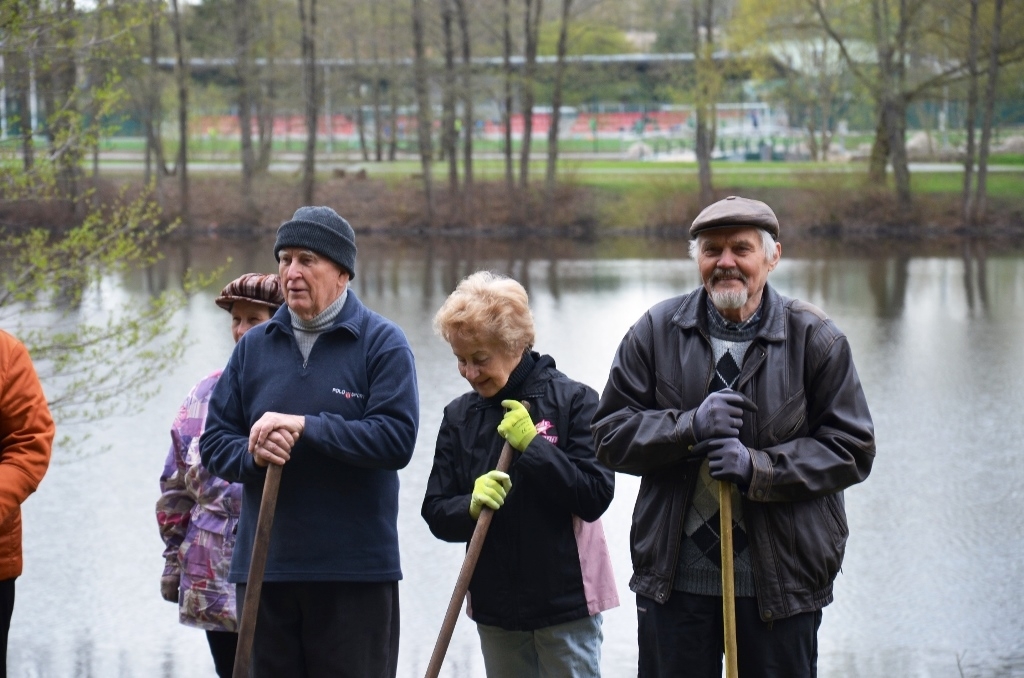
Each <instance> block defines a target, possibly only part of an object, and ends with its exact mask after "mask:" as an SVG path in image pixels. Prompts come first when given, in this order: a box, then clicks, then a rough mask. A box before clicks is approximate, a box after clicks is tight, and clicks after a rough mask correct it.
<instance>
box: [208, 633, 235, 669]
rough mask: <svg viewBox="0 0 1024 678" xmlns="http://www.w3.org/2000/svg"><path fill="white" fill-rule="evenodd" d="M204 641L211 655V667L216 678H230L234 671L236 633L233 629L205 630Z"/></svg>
mask: <svg viewBox="0 0 1024 678" xmlns="http://www.w3.org/2000/svg"><path fill="white" fill-rule="evenodd" d="M206 642H207V643H209V644H210V654H212V655H213V668H215V669H216V670H217V678H231V676H232V674H233V673H234V672H235V650H236V649H237V648H238V634H237V633H235V632H233V631H207V632H206Z"/></svg>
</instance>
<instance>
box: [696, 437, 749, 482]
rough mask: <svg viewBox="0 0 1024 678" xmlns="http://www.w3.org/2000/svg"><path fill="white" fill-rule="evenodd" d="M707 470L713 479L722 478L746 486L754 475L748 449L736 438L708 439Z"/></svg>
mask: <svg viewBox="0 0 1024 678" xmlns="http://www.w3.org/2000/svg"><path fill="white" fill-rule="evenodd" d="M707 450H708V472H709V473H710V474H711V477H712V478H714V479H715V480H724V481H726V482H730V483H733V484H735V485H740V486H742V487H746V486H748V485H750V478H751V476H753V475H754V462H753V461H752V460H751V459H750V450H748V449H747V446H746V445H744V444H743V443H741V442H740V441H739V440H738V439H737V438H720V439H718V440H709V441H708V444H707Z"/></svg>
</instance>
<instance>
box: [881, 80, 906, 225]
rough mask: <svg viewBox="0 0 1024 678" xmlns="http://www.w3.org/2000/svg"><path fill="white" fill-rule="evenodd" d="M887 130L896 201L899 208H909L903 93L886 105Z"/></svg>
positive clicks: (904, 101)
mask: <svg viewBox="0 0 1024 678" xmlns="http://www.w3.org/2000/svg"><path fill="white" fill-rule="evenodd" d="M886 120H887V125H886V126H887V128H888V131H889V152H890V157H891V158H892V175H893V180H894V182H895V184H896V202H897V204H898V205H899V206H900V207H901V208H904V209H906V208H909V207H910V203H911V195H910V164H909V162H908V160H907V99H906V97H905V96H904V95H899V96H896V97H893V99H892V100H891V101H890V102H889V104H888V106H887V107H886Z"/></svg>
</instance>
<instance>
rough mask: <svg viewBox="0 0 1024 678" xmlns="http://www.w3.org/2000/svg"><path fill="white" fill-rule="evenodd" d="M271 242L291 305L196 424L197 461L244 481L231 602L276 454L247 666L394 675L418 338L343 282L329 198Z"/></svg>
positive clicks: (257, 332)
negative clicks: (412, 341)
mask: <svg viewBox="0 0 1024 678" xmlns="http://www.w3.org/2000/svg"><path fill="white" fill-rule="evenodd" d="M274 256H275V257H276V258H277V260H278V264H279V265H278V269H279V273H280V277H281V284H282V285H283V287H284V292H285V306H282V307H281V308H280V309H279V310H278V311H277V313H275V314H274V316H273V317H272V318H271V319H270V320H269V321H268V322H266V323H264V324H263V325H260V326H259V327H257V328H254V329H252V330H250V331H249V332H247V333H246V334H245V335H244V336H243V337H242V338H241V340H240V341H239V342H238V344H237V345H236V346H235V350H234V353H233V354H232V356H231V360H230V362H229V363H228V366H227V367H226V368H225V370H224V373H223V375H222V376H221V379H220V381H219V382H218V383H217V386H216V388H215V389H214V392H213V396H212V398H211V401H210V408H209V415H208V419H207V427H206V431H205V432H204V433H203V436H202V438H201V439H200V452H201V457H202V461H203V464H204V465H205V466H206V467H207V468H208V469H209V470H210V471H211V472H212V473H214V474H216V475H218V476H220V477H222V478H224V479H225V480H229V481H235V482H241V483H242V484H243V490H242V512H241V518H240V520H239V523H238V535H237V541H236V547H235V551H234V555H233V556H232V561H231V571H230V574H229V576H228V579H229V581H232V582H235V583H237V584H238V585H239V586H238V601H239V603H240V604H241V603H242V602H243V601H244V599H245V584H246V579H247V578H248V574H249V561H250V558H251V555H252V547H253V541H254V538H255V533H256V520H257V517H258V516H259V510H260V501H261V497H262V493H263V484H264V479H265V476H266V470H267V467H268V465H270V464H278V465H283V469H282V473H281V485H280V490H279V492H278V499H277V509H276V512H275V514H274V522H273V530H272V532H271V535H270V544H269V551H268V554H267V563H266V569H265V574H264V578H263V584H262V591H261V596H260V604H259V611H258V616H257V621H256V631H255V637H254V639H253V654H252V662H251V663H252V671H253V672H252V675H253V676H266V677H268V678H269V677H272V676H273V677H278V676H353V677H356V676H358V677H362V676H374V677H377V676H380V677H393V676H395V673H396V671H397V659H398V635H399V607H398V580H399V579H401V578H402V572H401V568H400V564H399V550H398V470H399V469H401V468H403V467H405V466H406V465H407V464H408V463H409V460H410V458H411V457H412V452H413V446H414V444H415V442H416V431H417V427H418V425H419V398H418V393H417V387H416V369H415V364H414V362H413V355H412V350H411V349H410V347H409V343H408V341H407V340H406V338H405V335H404V334H403V333H402V331H401V329H399V328H398V326H397V325H395V324H394V323H392V322H391V321H389V320H387V319H386V318H384V317H382V316H380V315H378V314H377V313H374V312H373V311H371V310H369V309H368V308H366V307H365V306H363V304H362V303H361V302H360V301H359V299H358V298H357V297H356V295H355V294H354V293H353V292H352V291H351V290H350V289H349V281H350V280H351V278H352V275H353V274H354V273H355V266H356V244H355V233H354V231H353V230H352V227H351V226H350V225H349V223H348V222H347V221H345V219H343V218H342V217H340V216H339V215H338V214H337V213H336V212H335V211H334V210H333V209H331V208H329V207H300V208H299V209H298V210H297V211H296V212H295V215H294V216H293V217H292V219H291V220H289V221H286V222H285V223H284V224H282V225H281V227H280V228H279V229H278V231H277V241H276V243H275V244H274ZM241 612H242V610H241V605H239V614H240V615H241Z"/></svg>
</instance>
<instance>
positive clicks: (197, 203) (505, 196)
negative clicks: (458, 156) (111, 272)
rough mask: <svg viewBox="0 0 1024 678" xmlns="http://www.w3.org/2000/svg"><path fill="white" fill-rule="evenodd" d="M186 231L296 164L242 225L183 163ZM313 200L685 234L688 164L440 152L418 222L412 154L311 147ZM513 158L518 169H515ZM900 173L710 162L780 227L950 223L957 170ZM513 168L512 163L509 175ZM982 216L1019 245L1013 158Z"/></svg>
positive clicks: (276, 211)
mask: <svg viewBox="0 0 1024 678" xmlns="http://www.w3.org/2000/svg"><path fill="white" fill-rule="evenodd" d="M190 167H191V169H190V177H191V179H192V181H191V182H190V193H191V195H190V202H191V215H192V219H191V222H192V223H191V229H190V231H191V232H192V233H194V234H206V233H209V234H219V235H225V236H228V235H235V234H239V233H260V232H272V231H273V230H274V229H276V227H277V226H278V225H279V224H280V223H281V222H282V221H284V220H285V219H287V218H288V217H290V216H291V214H292V212H293V211H294V210H295V208H296V207H298V206H299V205H300V194H301V193H300V186H299V173H298V170H297V165H296V164H291V165H289V164H287V163H279V164H278V165H275V167H274V170H273V171H272V172H271V173H270V174H267V175H264V176H261V177H258V178H257V180H256V184H255V187H254V192H253V194H254V199H255V202H256V206H257V208H258V212H259V215H260V216H259V218H258V221H257V222H256V223H250V222H248V221H246V219H245V217H244V216H243V215H244V211H243V209H242V201H241V198H240V180H239V170H238V168H237V167H236V166H235V165H234V164H233V163H231V162H223V163H204V162H202V161H195V162H193V163H192V164H191V165H190ZM318 167H319V168H320V169H321V170H322V171H321V172H320V173H319V175H318V180H317V188H316V197H315V201H316V202H317V203H321V204H329V205H332V206H333V207H335V208H336V209H337V210H338V211H339V212H340V213H342V214H343V215H345V216H346V217H347V218H349V219H350V221H351V222H352V223H353V225H354V226H355V227H356V228H357V229H359V230H361V231H363V232H376V233H385V234H386V233H396V234H401V233H418V232H424V231H426V230H428V228H429V229H431V230H433V231H435V232H438V233H442V234H443V233H448V234H456V235H458V234H477V235H498V236H500V235H506V234H508V233H510V232H512V233H519V234H536V235H557V236H563V237H571V238H586V239H594V238H600V237H603V236H621V235H624V234H625V235H628V234H641V235H657V236H669V237H676V236H678V237H685V227H686V226H687V225H688V224H689V223H690V222H691V221H692V220H693V218H694V217H695V216H696V214H697V212H698V211H699V205H698V197H697V196H698V193H699V179H698V174H697V166H696V164H695V163H679V162H652V161H646V162H645V161H629V160H580V159H578V158H569V159H566V160H563V161H562V162H561V163H560V174H559V185H558V187H557V189H556V191H555V193H554V194H553V195H550V196H549V195H547V193H546V192H545V191H544V176H543V172H544V163H543V161H535V162H534V163H533V164H532V166H531V181H530V188H529V189H528V190H527V191H525V192H523V191H518V190H516V191H513V192H512V193H509V192H508V191H507V190H506V188H505V180H504V176H505V167H504V163H503V162H502V161H501V160H500V159H483V158H482V159H477V160H476V161H475V162H474V178H475V183H474V186H473V190H472V191H471V192H470V193H469V194H468V195H466V194H463V193H461V192H460V193H456V194H452V193H451V192H450V191H449V190H448V177H447V172H448V168H447V165H446V164H443V163H435V165H434V190H435V196H434V197H435V200H434V205H435V209H434V219H433V223H432V224H429V225H428V219H427V206H426V200H425V196H424V192H423V182H422V178H421V176H420V174H419V173H420V165H419V163H418V162H416V161H415V160H412V159H403V160H399V161H396V162H384V163H373V162H371V163H363V162H358V161H352V160H350V159H346V158H343V157H340V156H328V157H326V158H322V159H321V158H318ZM517 169H518V168H517ZM927 170H928V171H914V172H913V173H912V183H911V185H912V192H913V206H912V208H911V209H910V210H909V211H906V210H901V209H899V207H898V205H897V204H896V201H895V198H894V193H893V191H892V187H891V186H889V187H878V186H870V185H868V184H867V182H866V176H867V167H866V165H865V164H864V163H788V162H727V161H721V162H715V163H713V165H712V171H713V183H714V187H715V194H716V196H718V197H724V196H727V195H734V194H735V195H743V196H747V197H751V198H757V199H760V200H764V201H765V202H767V203H768V204H769V205H771V206H772V207H773V208H774V209H775V211H776V213H777V214H778V215H779V218H780V220H782V221H783V223H785V224H786V228H787V234H788V237H789V238H794V237H795V238H812V239H821V238H825V239H850V238H865V239H870V238H878V237H884V238H894V237H895V238H906V239H917V238H932V237H935V236H946V235H957V234H962V233H964V229H963V228H962V220H961V218H960V195H961V192H962V190H963V186H962V183H963V172H962V170H961V169H960V168H959V167H958V166H956V165H948V164H947V165H931V166H928V167H927ZM100 176H101V180H100V182H99V188H100V192H101V194H102V195H104V196H113V195H114V194H115V193H116V191H117V190H119V188H120V187H122V186H124V185H126V184H127V185H128V186H130V187H131V188H132V189H133V190H136V191H138V190H142V186H141V185H140V184H141V171H140V165H139V163H138V159H137V158H132V157H124V156H118V157H113V158H111V157H109V156H108V157H107V158H105V159H104V160H103V163H102V165H101V174H100ZM516 176H517V177H518V172H517V173H516ZM177 191H178V181H177V178H176V177H173V176H169V177H164V178H163V180H162V182H161V187H160V192H159V195H158V198H159V200H160V203H161V204H162V205H164V206H165V208H164V214H165V217H166V218H167V219H168V220H170V219H174V218H176V217H177V216H178V207H177V206H178V205H179V204H180V200H179V198H178V195H177ZM988 195H989V204H988V207H989V219H988V221H987V224H986V225H985V228H984V229H976V230H974V231H973V232H972V234H980V235H985V236H989V237H996V238H1000V239H1009V240H1013V241H1015V242H1017V241H1019V242H1021V243H1024V164H1016V165H1014V164H1005V165H994V166H993V168H992V171H991V172H990V173H989V177H988ZM0 212H2V214H0V218H3V219H4V220H5V221H7V222H8V223H18V224H46V223H53V211H52V209H46V206H39V205H26V204H23V203H19V204H17V205H11V204H7V205H5V204H4V203H3V202H2V200H0Z"/></svg>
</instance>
